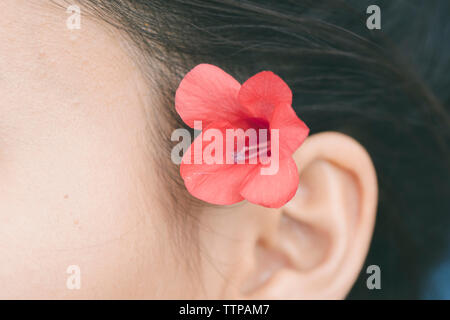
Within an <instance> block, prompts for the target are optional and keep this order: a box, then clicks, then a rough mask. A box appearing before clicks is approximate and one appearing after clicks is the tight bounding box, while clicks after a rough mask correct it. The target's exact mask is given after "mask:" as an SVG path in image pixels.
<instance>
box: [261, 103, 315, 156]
mask: <svg viewBox="0 0 450 320" xmlns="http://www.w3.org/2000/svg"><path fill="white" fill-rule="evenodd" d="M270 129H271V130H272V129H278V130H279V147H280V149H279V150H280V158H282V159H283V158H286V157H290V156H292V154H293V153H294V152H295V150H297V149H298V148H299V147H300V145H301V144H302V143H303V141H305V139H306V137H307V136H308V134H309V128H308V127H307V126H306V124H305V123H304V122H303V121H302V120H300V119H299V117H298V116H297V114H296V113H295V111H294V109H293V108H292V107H291V105H290V104H281V105H280V106H278V107H277V108H275V110H274V112H273V115H272V119H271V120H270Z"/></svg>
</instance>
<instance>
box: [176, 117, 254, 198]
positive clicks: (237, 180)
mask: <svg viewBox="0 0 450 320" xmlns="http://www.w3.org/2000/svg"><path fill="white" fill-rule="evenodd" d="M233 127H234V126H233V124H231V123H230V122H228V121H221V122H214V123H212V124H210V126H208V127H207V128H205V130H203V131H202V132H201V133H200V135H199V136H198V137H197V138H196V139H195V140H194V142H193V143H192V145H191V146H190V148H189V149H188V150H187V151H186V153H185V155H184V156H183V159H182V161H181V166H180V173H181V177H182V178H183V180H184V184H185V186H186V189H187V190H188V191H189V193H190V194H191V195H193V196H194V197H196V198H198V199H200V200H203V201H206V202H209V203H212V204H218V205H229V204H234V203H237V202H240V201H242V200H244V198H243V197H242V196H241V194H240V192H239V191H240V186H241V184H242V181H244V179H245V178H246V177H247V175H248V174H249V173H250V172H251V171H252V170H253V169H254V168H255V167H256V166H257V165H250V164H234V163H233V164H226V154H227V152H233V150H226V141H225V137H226V129H229V128H233ZM211 129H216V130H218V131H220V132H221V134H222V136H223V140H222V148H223V150H222V151H223V153H222V160H223V163H222V164H216V163H211V164H207V163H206V162H205V159H202V158H203V157H200V158H198V159H197V161H199V162H200V163H198V164H197V163H196V162H195V157H196V156H198V153H197V151H199V150H201V155H205V154H207V153H206V152H205V149H206V148H208V146H209V145H210V144H212V143H214V141H215V139H214V138H211V139H210V140H209V139H208V140H207V139H205V138H206V136H205V135H206V133H207V132H208V131H209V130H211Z"/></svg>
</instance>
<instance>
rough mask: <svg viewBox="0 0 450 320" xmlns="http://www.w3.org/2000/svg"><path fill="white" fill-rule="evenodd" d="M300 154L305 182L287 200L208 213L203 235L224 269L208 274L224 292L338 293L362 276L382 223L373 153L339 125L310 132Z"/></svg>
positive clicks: (254, 295) (263, 295)
mask: <svg viewBox="0 0 450 320" xmlns="http://www.w3.org/2000/svg"><path fill="white" fill-rule="evenodd" d="M294 159H295V160H296V163H297V167H298V170H299V174H300V184H299V189H298V192H297V194H296V195H295V196H294V198H293V199H292V200H291V201H290V202H288V203H287V204H286V205H285V206H283V207H281V208H279V209H269V208H264V207H260V206H256V205H253V204H250V203H246V202H244V203H241V204H239V205H236V206H231V207H221V208H217V209H213V208H211V209H210V210H209V212H208V214H207V215H205V217H206V220H204V222H205V225H208V227H207V228H204V229H203V230H204V232H203V233H202V238H203V239H202V240H203V243H204V244H205V248H206V251H207V252H208V256H209V258H210V260H209V262H210V263H213V264H215V269H216V271H217V272H219V273H220V274H221V276H220V277H218V278H216V277H214V276H213V274H214V272H213V273H209V275H208V279H209V281H210V283H214V285H213V286H212V287H215V288H216V289H218V290H219V291H218V292H220V295H221V298H231V299H234V298H238V299H242V298H243V299H247V298H250V299H339V298H344V297H345V296H346V295H347V293H348V292H349V290H350V289H351V287H352V285H353V283H354V282H355V280H356V278H357V276H358V274H359V272H360V270H361V267H362V265H363V263H364V260H365V257H366V255H367V252H368V248H369V245H370V240H371V237H372V232H373V227H374V223H375V215H376V207H377V198H378V196H377V193H378V187H377V180H376V174H375V169H374V166H373V163H372V160H371V158H370V156H369V154H368V153H367V152H366V150H365V149H364V148H363V147H362V146H361V145H360V144H359V143H358V142H356V141H355V140H354V139H352V138H350V137H349V136H346V135H343V134H340V133H335V132H325V133H320V134H316V135H312V136H310V137H309V138H308V139H306V141H305V142H304V144H303V145H302V146H301V147H300V148H299V149H298V150H297V152H296V153H295V154H294ZM274 192H276V190H274ZM207 230H208V231H207ZM210 263H209V265H210ZM225 279H226V281H225ZM215 280H217V281H215Z"/></svg>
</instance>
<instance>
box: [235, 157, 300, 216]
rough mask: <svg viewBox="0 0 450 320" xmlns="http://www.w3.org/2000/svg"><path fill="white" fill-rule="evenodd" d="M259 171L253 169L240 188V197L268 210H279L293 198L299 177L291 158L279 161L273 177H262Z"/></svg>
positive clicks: (258, 169)
mask: <svg viewBox="0 0 450 320" xmlns="http://www.w3.org/2000/svg"><path fill="white" fill-rule="evenodd" d="M261 167H262V166H261ZM260 170H261V168H255V169H253V171H252V172H251V173H250V174H249V175H248V176H247V178H246V180H245V181H244V183H243V184H242V186H241V188H242V189H241V195H242V196H243V197H244V198H245V199H246V200H248V201H250V202H252V203H255V204H258V205H262V206H265V207H269V208H279V207H282V206H283V205H284V204H286V203H287V202H288V201H289V200H291V199H292V197H294V195H295V193H296V192H297V188H298V181H299V176H298V169H297V165H296V164H295V161H294V160H293V159H292V158H286V159H283V160H281V161H280V167H279V170H278V173H276V174H275V175H262V174H261V171H260Z"/></svg>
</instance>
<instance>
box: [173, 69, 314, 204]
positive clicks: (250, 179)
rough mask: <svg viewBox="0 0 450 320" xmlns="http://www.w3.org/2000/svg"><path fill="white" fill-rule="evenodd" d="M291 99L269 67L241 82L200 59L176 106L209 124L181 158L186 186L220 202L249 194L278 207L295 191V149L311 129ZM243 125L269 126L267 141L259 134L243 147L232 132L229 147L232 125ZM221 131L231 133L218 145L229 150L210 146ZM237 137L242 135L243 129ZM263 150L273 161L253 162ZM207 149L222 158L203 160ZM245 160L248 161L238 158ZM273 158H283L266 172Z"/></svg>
mask: <svg viewBox="0 0 450 320" xmlns="http://www.w3.org/2000/svg"><path fill="white" fill-rule="evenodd" d="M291 104H292V92H291V90H290V89H289V87H288V85H287V84H286V83H285V82H284V81H283V80H282V79H281V78H280V77H278V76H277V75H275V74H274V73H272V72H270V71H263V72H260V73H258V74H256V75H255V76H253V77H251V78H250V79H248V80H247V81H246V82H245V83H244V84H243V85H242V86H241V85H240V84H239V82H237V81H236V80H235V79H234V78H233V77H232V76H230V75H229V74H227V73H226V72H224V71H223V70H221V69H220V68H218V67H215V66H213V65H208V64H200V65H198V66H196V67H195V68H194V69H192V70H191V71H190V72H189V73H188V74H186V76H185V77H184V79H183V80H182V81H181V83H180V86H179V87H178V90H177V92H176V97H175V108H176V110H177V112H178V114H179V115H180V117H181V118H182V119H183V121H184V122H185V123H186V124H187V125H188V126H190V127H191V128H193V127H194V121H201V122H202V126H203V128H204V130H203V131H202V133H201V134H200V135H199V136H198V137H197V138H196V139H195V141H194V142H193V144H192V145H191V147H190V148H189V150H188V151H187V152H186V153H185V155H184V156H183V160H182V162H181V167H180V173H181V176H182V178H183V180H184V183H185V185H186V188H187V190H188V191H189V192H190V193H191V194H192V195H193V196H194V197H196V198H198V199H201V200H203V201H206V202H209V203H213V204H219V205H228V204H233V203H237V202H239V201H242V200H244V199H246V200H248V201H250V202H252V203H255V204H259V205H263V206H266V207H271V208H278V207H281V206H283V205H284V204H285V203H286V202H288V201H289V200H290V199H291V198H292V197H293V196H294V195H295V193H296V191H297V188H298V180H299V177H298V170H297V166H296V164H295V162H294V160H293V159H292V154H293V153H294V151H295V150H296V149H297V148H298V147H300V145H301V144H302V143H303V141H304V140H305V138H306V137H307V136H308V133H309V128H308V127H307V126H306V125H305V124H304V123H303V121H301V120H300V119H299V118H298V117H297V115H296V114H295V112H294V110H293V109H292V106H291ZM239 128H240V129H243V130H247V129H249V128H250V129H255V130H260V129H266V130H267V131H266V132H268V133H269V134H268V137H267V143H264V139H258V140H257V142H256V144H255V142H254V141H253V143H252V141H250V139H249V138H248V137H244V140H245V144H244V146H243V147H242V145H241V146H240V147H239V146H237V145H236V141H235V139H234V137H232V142H231V144H232V145H233V146H234V148H233V150H228V149H227V148H226V147H225V145H226V144H227V141H230V139H231V138H230V137H228V136H227V129H239ZM210 129H214V130H210ZM208 131H209V132H213V133H214V134H213V136H214V137H215V139H214V140H213V139H212V138H211V134H209V135H208V136H207V134H206V132H208ZM236 132H238V131H236ZM260 132H264V131H260ZM219 133H222V134H223V137H226V138H224V140H223V141H222V142H221V143H219V144H215V147H217V146H219V147H220V146H221V145H223V146H224V149H226V150H223V152H222V150H215V149H214V148H212V147H211V146H212V144H213V143H215V142H216V140H217V139H218V138H217V134H219ZM238 136H239V137H241V138H242V136H243V135H242V131H241V133H240V134H238ZM239 137H238V139H239ZM275 138H277V139H275ZM275 140H278V141H279V143H278V145H277V142H278V141H275ZM274 146H275V147H276V149H277V150H275V149H274ZM211 149H214V151H212V150H211ZM219 149H220V148H219ZM272 149H274V150H272ZM196 151H197V152H196ZM198 151H200V155H199V154H198V153H199V152H198ZM275 151H277V152H275ZM278 151H279V152H278ZM221 152H222V153H221ZM264 152H267V155H268V156H269V158H270V162H269V163H262V161H260V162H258V163H254V162H253V163H251V161H250V159H252V158H254V157H255V155H260V154H261V153H264ZM203 153H208V154H210V155H211V156H212V157H216V156H218V158H221V156H222V158H223V162H222V163H211V161H204V160H203V161H202V159H201V157H202V154H203ZM276 153H278V154H276ZM199 156H200V158H198V157H199ZM228 156H229V157H230V158H231V159H233V160H232V162H231V163H230V162H225V158H226V159H229V158H227V157H228ZM196 157H197V158H196ZM275 157H277V158H275ZM199 159H200V162H199V161H198V160H199ZM215 159H217V158H215ZM243 159H244V161H245V162H246V163H245V164H241V163H240V162H239V160H243ZM274 161H278V163H277V165H278V170H277V172H276V173H275V174H269V175H267V174H266V175H264V174H263V173H262V171H261V169H263V168H265V169H266V170H268V169H269V167H270V166H271V165H272V164H273V163H274ZM241 162H242V161H241Z"/></svg>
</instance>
